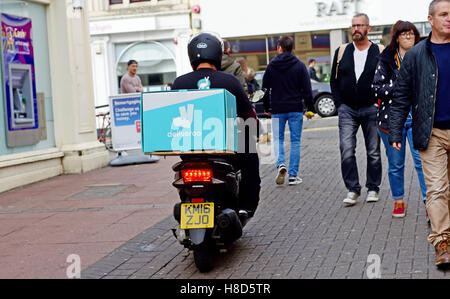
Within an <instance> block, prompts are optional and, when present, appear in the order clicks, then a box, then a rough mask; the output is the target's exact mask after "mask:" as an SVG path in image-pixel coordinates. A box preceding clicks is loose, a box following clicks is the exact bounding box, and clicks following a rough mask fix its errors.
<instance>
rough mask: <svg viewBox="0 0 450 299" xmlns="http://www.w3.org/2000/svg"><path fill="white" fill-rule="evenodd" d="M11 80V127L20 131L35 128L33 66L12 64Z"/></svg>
mask: <svg viewBox="0 0 450 299" xmlns="http://www.w3.org/2000/svg"><path fill="white" fill-rule="evenodd" d="M9 78H10V86H9V95H10V96H9V100H10V109H11V116H12V118H11V127H12V128H14V129H18V128H24V127H25V128H26V127H30V126H33V125H34V122H35V114H34V105H33V102H34V96H33V86H32V79H31V78H32V76H31V65H29V64H16V63H11V64H10V65H9Z"/></svg>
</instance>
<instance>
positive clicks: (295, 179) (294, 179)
mask: <svg viewBox="0 0 450 299" xmlns="http://www.w3.org/2000/svg"><path fill="white" fill-rule="evenodd" d="M301 183H303V180H302V179H301V178H299V177H298V176H296V177H291V176H290V177H289V185H290V186H293V185H298V184H301Z"/></svg>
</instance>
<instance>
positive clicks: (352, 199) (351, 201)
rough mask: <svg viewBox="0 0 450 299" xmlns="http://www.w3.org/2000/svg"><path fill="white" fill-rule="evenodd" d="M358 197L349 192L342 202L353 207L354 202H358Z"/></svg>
mask: <svg viewBox="0 0 450 299" xmlns="http://www.w3.org/2000/svg"><path fill="white" fill-rule="evenodd" d="M359 196H360V195H359V194H356V193H355V192H349V193H348V194H347V197H346V198H345V199H344V201H343V202H344V203H345V204H346V205H347V206H353V205H355V204H356V201H357V200H358V198H359Z"/></svg>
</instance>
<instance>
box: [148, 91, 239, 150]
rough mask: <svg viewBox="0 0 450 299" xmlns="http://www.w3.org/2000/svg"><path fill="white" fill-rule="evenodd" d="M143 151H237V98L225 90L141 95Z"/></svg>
mask: <svg viewBox="0 0 450 299" xmlns="http://www.w3.org/2000/svg"><path fill="white" fill-rule="evenodd" d="M141 120H142V124H141V128H142V151H143V152H144V153H147V154H160V155H170V154H174V155H176V154H181V153H183V154H189V153H197V152H211V153H216V152H217V153H235V152H237V127H236V99H235V97H234V96H233V95H232V94H231V93H229V92H228V91H226V90H225V89H208V90H180V91H163V92H148V93H143V94H142V109H141Z"/></svg>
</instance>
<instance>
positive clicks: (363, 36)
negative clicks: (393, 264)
mask: <svg viewBox="0 0 450 299" xmlns="http://www.w3.org/2000/svg"><path fill="white" fill-rule="evenodd" d="M351 28H352V29H351V30H352V37H353V43H351V44H347V45H342V46H341V47H340V48H338V49H337V50H336V53H335V55H334V61H333V67H332V72H331V81H330V83H331V90H332V93H333V97H334V100H335V102H336V105H337V107H338V113H339V138H340V151H341V170H342V176H343V179H344V183H345V186H346V188H347V190H348V191H349V192H348V194H347V196H346V198H345V199H344V204H346V205H348V206H352V205H354V204H356V201H357V199H358V198H359V197H360V195H361V185H360V184H359V177H358V166H357V163H356V156H355V152H356V134H357V132H358V129H359V127H361V128H362V131H363V134H364V139H365V145H366V153H367V182H366V187H367V189H368V193H367V198H366V201H367V202H376V201H378V200H379V195H378V192H379V186H380V184H381V155H380V136H379V135H378V132H377V123H376V118H377V111H378V109H377V106H376V99H375V97H374V95H373V92H372V89H371V85H372V82H373V77H374V74H375V68H376V66H377V63H378V55H379V54H380V47H379V46H377V45H375V44H374V43H372V42H371V41H370V40H369V39H368V33H369V32H370V30H371V28H372V27H371V26H370V21H369V17H368V16H367V15H366V14H357V15H355V16H354V17H353V19H352V27H351Z"/></svg>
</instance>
